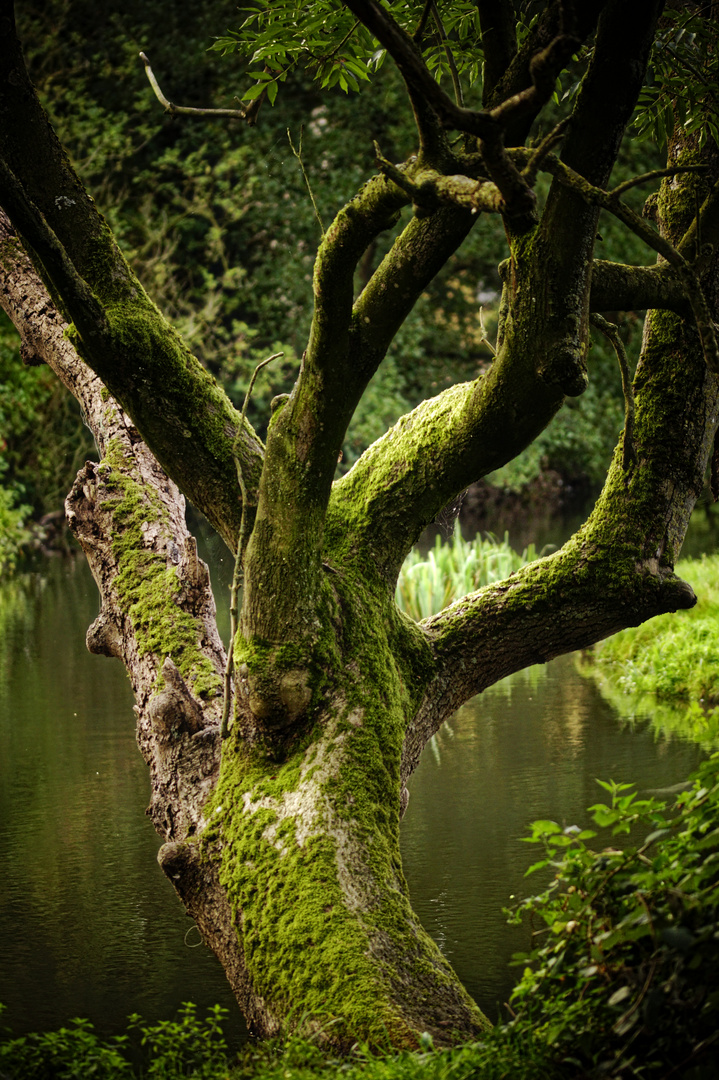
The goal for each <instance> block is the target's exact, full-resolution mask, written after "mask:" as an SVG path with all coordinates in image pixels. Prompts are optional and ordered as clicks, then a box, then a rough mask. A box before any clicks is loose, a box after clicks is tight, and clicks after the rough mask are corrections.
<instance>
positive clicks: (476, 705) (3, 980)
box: [0, 552, 700, 1038]
mask: <svg viewBox="0 0 719 1080" xmlns="http://www.w3.org/2000/svg"><path fill="white" fill-rule="evenodd" d="M219 557H222V558H223V559H224V562H223V563H219V564H218V562H215V569H213V579H215V580H216V592H217V595H218V603H219V604H220V606H221V612H220V624H221V628H222V632H223V633H224V635H225V637H226V635H227V589H226V585H227V583H228V581H229V578H230V576H231V570H232V568H231V561H230V560H227V559H226V557H224V555H223V553H222V552H219V555H218V558H219ZM97 607H98V600H97V590H96V588H95V585H94V582H93V581H92V578H91V576H90V573H89V571H88V569H87V566H86V565H85V564H84V563H83V562H81V561H77V562H75V563H66V562H58V563H56V564H54V565H52V566H50V567H49V568H48V569H46V570H44V571H43V573H42V574H35V575H29V576H28V577H27V578H25V579H18V580H16V581H13V582H11V583H9V584H7V585H4V586H3V587H2V589H1V590H0V746H1V747H2V754H1V756H0V868H1V869H2V876H1V877H0V942H2V945H0V1001H2V1002H4V1003H5V1004H6V1005H7V1006H8V1014H7V1017H6V1018H7V1021H8V1023H9V1024H10V1025H11V1026H12V1028H13V1029H14V1030H15V1031H18V1032H19V1031H24V1030H30V1029H42V1028H52V1027H57V1026H59V1025H60V1024H62V1023H64V1022H66V1021H67V1020H68V1019H69V1018H70V1017H71V1016H75V1015H82V1016H88V1017H90V1019H91V1020H92V1021H93V1022H94V1023H95V1024H96V1026H97V1028H98V1030H99V1031H100V1032H101V1033H102V1034H104V1035H107V1034H112V1033H115V1032H117V1031H119V1030H121V1029H122V1028H123V1026H124V1017H125V1016H126V1015H127V1014H128V1013H130V1012H133V1011H137V1012H140V1013H141V1014H142V1015H143V1016H145V1017H146V1018H147V1019H150V1020H152V1019H158V1018H167V1017H170V1016H172V1015H173V1014H174V1013H175V1011H176V1010H177V1007H178V1006H179V1004H180V1003H181V1002H182V1001H186V1000H193V1001H196V1002H197V1003H198V1004H199V1005H200V1006H203V1007H204V1006H206V1005H209V1004H211V1003H214V1002H219V1003H221V1004H224V1005H226V1006H228V1007H229V1008H231V1009H232V1015H233V1017H234V1019H233V1028H232V1031H233V1034H234V1037H236V1038H239V1037H240V1035H241V1032H242V1030H243V1027H242V1022H241V1020H240V1018H239V1014H238V1011H237V1009H236V1008H235V1007H234V1003H233V999H232V998H231V996H230V993H229V989H228V987H227V983H226V981H225V977H224V973H223V972H222V970H221V968H220V966H219V964H218V963H217V962H216V961H215V959H214V957H213V956H212V954H211V953H209V951H208V950H207V949H205V948H204V947H201V948H189V947H188V946H189V945H193V944H194V943H195V941H196V934H195V932H194V931H192V932H191V933H190V934H189V935H188V936H187V942H186V940H185V939H186V935H187V931H188V928H190V929H191V928H192V926H193V924H192V923H191V922H190V920H189V919H188V918H187V917H186V916H185V915H184V913H183V909H182V907H181V905H180V903H179V901H178V900H177V899H176V897H175V894H174V892H173V891H172V889H171V887H170V885H169V883H168V882H167V880H166V879H165V877H164V876H163V874H162V872H161V871H160V869H159V867H158V866H157V863H156V861H155V855H156V852H157V848H158V845H159V840H158V838H157V837H156V836H155V833H154V831H153V829H152V828H151V826H150V824H149V822H148V821H147V819H146V817H145V814H144V810H145V806H146V805H147V803H148V801H149V781H148V776H147V770H146V768H145V765H144V763H143V761H142V758H141V757H140V754H139V752H138V750H137V747H136V745H135V738H134V716H133V713H132V704H133V702H132V695H131V692H130V688H129V685H128V682H127V679H126V676H125V674H124V671H123V669H122V667H121V665H120V664H119V663H117V662H116V661H114V660H109V659H106V658H104V657H97V656H90V655H89V654H88V653H87V651H86V650H85V646H84V637H85V631H86V628H87V626H88V625H89V623H90V622H91V621H92V620H93V618H94V617H95V615H96V614H97ZM615 717H616V714H615V713H614V712H613V710H612V709H611V708H610V707H609V706H608V705H606V704H605V703H604V701H603V699H602V698H601V697H600V696H599V693H598V691H597V690H596V688H595V687H594V685H593V684H592V683H591V682H589V681H584V680H583V679H581V677H580V676H579V675H578V674H577V673H576V672H575V671H574V668H573V665H572V661H571V659H570V660H562V661H555V662H554V663H553V664H551V665H549V667H548V668H547V671H546V675H545V674H544V673H543V672H540V671H539V670H538V669H537V670H533V671H530V672H528V673H523V674H522V675H521V676H519V677H516V678H514V679H513V680H511V681H509V682H505V683H503V684H501V685H500V686H498V687H495V688H493V689H492V690H490V691H487V692H486V693H485V694H484V695H483V696H482V697H481V698H479V699H477V700H476V701H475V702H473V703H471V704H470V705H469V706H467V707H465V708H464V709H462V710H461V711H460V712H459V713H458V714H457V716H456V717H455V719H454V720H453V721H452V723H451V724H450V725H448V726H446V728H445V729H443V731H442V732H441V734H440V735H439V736H438V737H437V739H436V740H435V741H434V742H433V744H432V746H431V747H430V748H429V751H428V752H427V753H426V754H425V756H424V759H423V761H422V764H421V766H420V768H419V769H418V771H417V773H416V774H415V776H414V778H413V780H412V785H411V799H410V805H409V810H408V813H407V816H406V818H405V822H404V825H403V830H402V848H403V854H404V860H405V871H406V875H407V879H408V882H409V885H410V890H411V894H412V899H413V903H414V904H415V907H416V908H417V910H418V912H419V914H420V917H421V918H422V920H423V922H424V924H425V926H426V927H427V929H428V930H429V932H430V933H431V934H432V935H433V936H434V937H435V939H436V940H437V941H438V943H439V944H440V946H441V948H443V950H444V951H445V952H446V954H447V956H448V957H449V958H450V959H451V961H452V962H453V963H454V964H455V966H456V968H457V970H458V972H459V974H460V976H461V977H462V978H463V979H464V981H465V982H466V984H467V985H468V987H469V989H470V991H471V992H472V993H473V994H474V995H475V996H476V998H477V1000H478V1001H479V1002H480V1004H481V1006H482V1007H483V1008H484V1009H485V1010H486V1011H487V1012H488V1013H489V1014H490V1015H491V1016H494V1015H496V1003H497V1002H501V1001H504V1000H506V996H507V994H508V991H509V987H510V984H511V980H512V975H511V973H508V971H507V967H506V965H507V961H508V959H509V956H510V954H511V952H513V951H515V950H516V949H518V948H521V947H523V945H524V940H523V939H522V936H521V931H516V930H510V929H509V928H508V927H506V925H505V924H504V918H503V916H502V914H501V907H502V905H503V904H506V903H507V901H508V898H509V896H510V894H511V893H516V894H518V895H519V894H523V893H524V891H525V889H526V888H527V885H528V883H526V882H524V881H523V876H522V875H523V873H524V869H525V868H526V866H527V865H529V862H530V861H531V859H532V856H533V855H534V849H532V848H528V847H527V846H526V845H523V844H521V843H519V842H518V841H517V839H516V838H517V837H520V836H522V835H524V834H525V833H526V831H527V825H528V822H529V821H531V820H532V819H533V818H537V817H544V818H546V817H555V818H556V819H557V820H559V821H561V822H565V823H569V822H574V821H579V820H581V818H582V812H583V810H584V808H585V807H586V806H587V805H589V804H591V803H592V802H595V801H596V800H597V797H598V793H599V789H598V788H597V787H596V785H595V783H594V777H596V776H599V777H602V778H610V777H611V778H613V779H616V780H637V781H638V783H639V786H640V787H663V786H667V785H669V784H672V783H675V782H676V781H677V780H680V779H683V778H684V776H685V775H686V773H688V772H689V771H690V770H691V769H692V768H693V767H694V766H695V765H696V763H697V761H698V758H699V754H700V751H698V750H697V749H696V748H695V747H693V746H690V745H687V744H684V743H681V742H679V741H675V742H672V743H671V744H669V743H667V742H666V741H663V740H661V739H659V740H655V739H654V738H653V737H652V735H651V734H650V733H649V731H648V730H647V729H645V728H640V729H638V730H636V731H632V732H623V731H622V730H621V727H620V725H619V724H618V722H617V720H616V718H615ZM530 884H531V883H530Z"/></svg>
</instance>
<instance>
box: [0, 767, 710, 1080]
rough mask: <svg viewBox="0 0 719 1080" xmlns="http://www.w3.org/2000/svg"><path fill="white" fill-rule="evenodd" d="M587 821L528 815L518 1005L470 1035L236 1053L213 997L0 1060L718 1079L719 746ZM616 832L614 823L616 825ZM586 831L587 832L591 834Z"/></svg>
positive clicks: (450, 1079) (14, 1042)
mask: <svg viewBox="0 0 719 1080" xmlns="http://www.w3.org/2000/svg"><path fill="white" fill-rule="evenodd" d="M601 786H602V788H603V789H604V791H605V792H606V793H607V795H608V796H609V798H608V799H607V801H606V802H601V803H597V804H595V805H594V806H593V807H591V808H590V813H591V815H592V818H593V822H594V825H595V827H596V831H595V829H586V828H585V829H582V828H580V827H578V826H574V825H571V826H568V827H564V828H563V827H562V826H560V825H559V824H557V823H556V822H553V821H535V822H534V824H533V826H532V833H531V836H529V837H528V838H527V840H528V842H529V843H532V844H535V845H537V846H538V847H539V848H540V849H541V852H540V858H539V859H538V861H537V862H536V863H535V864H534V866H533V867H532V868H531V869H530V871H529V873H542V874H543V875H545V880H546V876H547V875H548V874H549V876H550V882H549V885H548V886H547V887H546V888H544V889H542V890H541V891H539V892H538V893H537V894H536V895H534V896H531V897H529V898H528V899H526V900H524V901H522V902H521V903H519V904H518V905H517V907H516V908H515V909H514V910H512V911H511V912H508V915H509V917H510V920H511V921H513V922H521V921H522V920H526V921H527V923H528V927H529V930H530V943H529V949H528V951H527V952H526V953H524V954H519V955H517V956H516V957H515V959H516V961H517V962H518V963H519V964H520V965H521V966H522V968H523V973H522V976H521V978H520V980H519V982H518V985H517V987H516V988H515V990H514V992H513V993H512V996H511V998H510V1001H509V1011H510V1014H511V1018H510V1019H509V1020H508V1021H507V1022H506V1023H504V1024H500V1025H497V1027H495V1028H494V1029H493V1030H492V1031H491V1032H489V1034H487V1035H486V1036H484V1037H483V1038H482V1040H481V1041H479V1042H477V1043H468V1044H465V1045H463V1046H458V1047H455V1048H454V1049H451V1050H444V1051H435V1050H434V1049H433V1047H432V1040H431V1039H430V1038H429V1036H423V1038H422V1040H421V1042H422V1047H421V1049H420V1051H418V1052H415V1053H409V1052H394V1051H389V1052H377V1051H376V1050H375V1051H372V1050H371V1049H370V1048H369V1047H355V1048H354V1051H353V1053H352V1054H351V1055H350V1056H349V1058H347V1059H344V1060H342V1061H340V1060H338V1059H337V1058H335V1057H333V1056H328V1055H327V1053H326V1052H325V1051H323V1050H322V1048H321V1046H319V1045H318V1044H317V1040H316V1038H306V1037H303V1035H302V1030H301V1029H302V1025H301V1024H300V1032H299V1033H293V1034H288V1035H287V1036H286V1037H284V1038H279V1039H274V1040H270V1041H268V1042H266V1043H260V1044H250V1045H248V1046H247V1047H246V1048H245V1050H244V1052H243V1054H242V1057H241V1059H240V1060H239V1062H237V1063H235V1064H230V1062H229V1060H228V1053H227V1047H226V1046H225V1044H224V1040H223V1038H222V1033H221V1027H220V1023H221V1010H219V1009H215V1010H211V1012H210V1016H209V1018H208V1019H207V1020H205V1021H201V1020H199V1019H198V1018H197V1014H196V1010H195V1007H194V1006H191V1005H185V1006H183V1009H182V1010H181V1012H180V1015H179V1018H178V1020H176V1021H172V1022H161V1023H159V1024H155V1025H147V1024H143V1023H142V1021H141V1020H140V1018H139V1017H131V1018H130V1032H131V1034H130V1036H128V1035H123V1036H119V1037H117V1038H115V1039H113V1040H110V1042H108V1043H101V1042H100V1041H99V1040H98V1038H97V1036H96V1035H95V1033H94V1032H93V1030H92V1027H91V1025H90V1024H88V1023H87V1022H86V1021H77V1020H76V1021H73V1022H72V1024H71V1026H69V1027H67V1028H62V1029H60V1031H58V1032H50V1033H46V1034H40V1035H27V1036H23V1037H21V1038H16V1039H12V1038H6V1039H5V1041H0V1075H2V1076H3V1077H9V1078H10V1080H45V1078H48V1080H50V1078H51V1077H52V1078H53V1080H70V1078H73V1080H74V1078H76V1077H77V1078H79V1077H99V1078H102V1080H104V1078H108V1080H110V1078H113V1080H114V1078H115V1077H120V1078H122V1077H129V1076H133V1075H137V1073H136V1072H133V1070H132V1069H131V1067H130V1066H129V1065H128V1060H127V1055H128V1053H129V1052H130V1050H131V1047H132V1036H135V1037H137V1036H138V1035H139V1038H140V1043H141V1048H142V1050H143V1053H144V1057H143V1063H142V1066H141V1072H140V1075H142V1076H145V1077H153V1078H156V1080H165V1078H166V1080H175V1078H179V1077H181V1076H182V1077H196V1078H198V1080H200V1078H201V1080H211V1078H213V1080H214V1078H216V1080H220V1078H224V1080H229V1078H232V1080H250V1078H257V1080H312V1078H322V1077H328V1078H329V1077H334V1076H336V1075H338V1074H341V1075H342V1076H343V1077H345V1078H346V1080H410V1078H412V1080H415V1078H422V1080H469V1078H476V1080H500V1078H509V1077H511V1078H512V1080H562V1078H566V1080H569V1078H576V1080H579V1078H580V1077H581V1078H584V1080H586V1078H592V1077H596V1078H599V1077H605V1078H616V1080H620V1078H621V1080H654V1078H656V1080H664V1078H668V1077H669V1076H671V1077H675V1078H676V1080H682V1078H683V1080H711V1078H713V1077H715V1076H716V1071H715V1062H716V1060H717V1056H718V1052H719V977H718V976H717V971H718V970H719V754H715V755H714V756H713V757H712V758H710V759H709V760H708V761H706V762H705V763H704V764H703V765H702V766H701V768H700V769H699V771H698V773H697V775H696V776H695V777H694V778H692V780H691V782H689V783H687V784H686V785H684V788H685V790H684V791H683V792H682V794H681V795H680V796H679V798H678V799H677V801H676V803H675V804H674V805H673V806H671V807H668V806H667V804H665V803H664V802H659V801H657V800H655V799H640V798H638V796H637V794H636V793H635V792H634V791H632V790H631V785H628V784H616V783H612V782H608V783H607V782H602V784H601ZM617 838H621V839H620V840H619V841H618V839H617ZM590 845H591V846H590Z"/></svg>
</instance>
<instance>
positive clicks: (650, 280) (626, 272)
mask: <svg viewBox="0 0 719 1080" xmlns="http://www.w3.org/2000/svg"><path fill="white" fill-rule="evenodd" d="M590 307H591V310H592V311H646V310H647V309H649V308H664V309H665V310H669V311H675V312H677V314H679V315H687V314H689V312H690V311H691V308H690V305H689V302H688V300H687V295H686V291H685V289H684V285H683V284H682V282H681V281H680V280H679V278H678V277H677V276H676V274H675V273H674V271H673V270H672V269H671V268H670V267H669V266H668V265H667V264H666V263H655V264H654V265H653V266H625V265H623V264H621V263H613V262H607V261H605V260H602V259H596V260H595V261H594V263H593V265H592V286H591V293H590Z"/></svg>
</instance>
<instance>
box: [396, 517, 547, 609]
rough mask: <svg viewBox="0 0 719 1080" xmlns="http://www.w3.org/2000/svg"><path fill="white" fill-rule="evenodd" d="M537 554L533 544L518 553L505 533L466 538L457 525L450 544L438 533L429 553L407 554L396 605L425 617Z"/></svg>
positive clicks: (398, 586) (501, 578)
mask: <svg viewBox="0 0 719 1080" xmlns="http://www.w3.org/2000/svg"><path fill="white" fill-rule="evenodd" d="M545 554H546V553H545ZM539 557H540V555H538V553H537V551H536V549H535V547H534V544H530V545H529V547H527V548H525V549H524V551H523V552H522V554H521V555H519V554H518V553H517V552H516V551H514V549H513V548H511V547H510V545H509V539H508V534H507V533H505V534H504V540H497V538H496V537H494V536H492V535H491V534H487V536H486V537H485V539H482V537H481V536H477V537H475V539H474V540H465V539H463V537H462V533H461V532H460V530H459V528H457V529H455V532H454V536H453V537H452V539H451V540H450V541H449V543H447V542H443V540H442V537H441V536H437V538H436V540H435V543H434V547H433V548H430V550H429V551H428V552H426V553H424V552H422V550H421V549H420V548H414V549H413V550H412V551H411V552H410V553H409V555H408V556H407V558H406V559H405V562H404V565H403V567H402V571H401V573H400V576H399V580H398V582H397V604H398V605H399V607H401V608H402V610H403V611H406V612H407V614H408V615H411V616H412V618H413V619H417V620H419V619H426V618H428V617H429V616H430V615H434V614H436V612H438V611H441V610H442V608H445V607H447V605H448V604H451V603H452V602H453V601H454V600H458V599H459V598H460V597H461V596H465V595H466V594H467V593H470V592H475V591H476V590H477V589H481V588H483V587H484V586H485V585H491V584H492V582H494V581H502V580H503V579H504V578H506V577H509V575H510V574H512V573H514V571H515V570H519V568H520V567H521V566H525V565H526V564H527V563H529V562H534V560H535V559H537V558H539Z"/></svg>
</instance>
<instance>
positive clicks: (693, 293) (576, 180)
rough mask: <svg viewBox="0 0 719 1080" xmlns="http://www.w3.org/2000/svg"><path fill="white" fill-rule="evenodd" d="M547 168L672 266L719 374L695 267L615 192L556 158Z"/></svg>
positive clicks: (686, 168) (687, 168) (711, 328)
mask: <svg viewBox="0 0 719 1080" xmlns="http://www.w3.org/2000/svg"><path fill="white" fill-rule="evenodd" d="M544 167H545V168H546V170H547V171H548V172H550V173H552V174H553V175H554V176H555V177H556V179H557V180H558V181H559V182H560V183H562V184H565V185H566V186H567V187H570V188H571V189H572V190H573V191H575V192H577V193H578V194H579V195H581V197H582V198H583V199H584V200H585V202H587V203H589V204H592V205H594V206H600V207H602V209H604V210H607V211H609V213H610V214H613V215H614V216H615V217H617V218H619V220H620V221H622V222H624V224H625V225H626V226H627V227H628V228H629V229H631V231H632V232H633V233H635V235H636V236H638V237H639V238H640V239H641V240H643V241H644V243H645V244H647V245H648V246H649V247H650V248H653V249H654V251H656V252H657V253H658V254H659V255H661V256H662V257H663V258H664V259H666V261H667V262H668V263H669V265H670V266H671V267H673V269H674V272H675V273H676V275H677V277H678V278H679V280H680V281H681V282H682V284H683V286H684V291H685V294H686V298H687V301H688V303H689V305H690V307H691V309H692V313H693V315H694V319H695V321H696V325H697V330H698V332H699V337H700V340H701V343H702V350H703V352H704V359H705V360H706V363H707V367H708V368H709V369H710V370H711V371H713V372H715V373H716V374H719V344H718V343H717V335H716V328H715V326H714V322H713V320H712V317H711V313H710V311H709V305H708V304H707V301H706V297H705V296H704V293H703V291H702V287H701V284H700V282H699V277H698V275H697V272H696V269H695V268H694V266H693V265H692V264H691V263H690V262H688V261H687V260H686V259H685V258H684V256H683V255H682V254H681V253H680V252H679V251H678V249H677V248H675V247H674V246H673V244H670V243H669V241H668V240H667V239H666V238H665V237H663V236H660V234H659V233H657V232H655V231H654V229H652V227H651V226H650V225H649V223H648V222H646V221H644V220H643V218H640V217H639V215H638V214H636V213H635V212H634V210H632V209H631V207H630V206H628V205H627V204H626V203H625V202H622V200H621V199H620V198H619V197H618V195H617V194H616V191H605V190H604V189H603V188H599V187H596V186H595V185H594V184H590V182H589V181H588V180H585V178H584V177H583V176H580V175H579V173H577V172H575V171H574V170H573V169H570V168H569V166H568V165H565V164H564V163H563V162H561V161H560V160H559V159H558V158H556V157H554V156H553V155H550V156H549V157H548V158H547V160H546V163H545V166H544ZM701 169H702V166H694V167H691V166H683V167H678V168H676V169H668V170H663V171H664V173H665V175H667V176H670V175H671V174H672V173H673V172H677V173H678V172H687V171H697V170H701Z"/></svg>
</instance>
